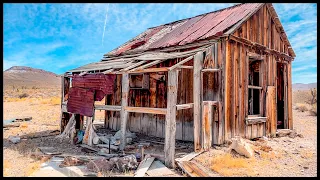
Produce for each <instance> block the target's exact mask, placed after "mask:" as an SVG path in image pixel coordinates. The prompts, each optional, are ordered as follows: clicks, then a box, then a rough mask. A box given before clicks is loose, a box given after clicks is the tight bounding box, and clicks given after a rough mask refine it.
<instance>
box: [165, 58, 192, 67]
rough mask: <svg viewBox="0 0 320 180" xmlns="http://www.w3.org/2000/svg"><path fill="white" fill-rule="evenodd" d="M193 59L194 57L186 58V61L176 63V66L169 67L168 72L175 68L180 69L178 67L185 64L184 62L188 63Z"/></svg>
mask: <svg viewBox="0 0 320 180" xmlns="http://www.w3.org/2000/svg"><path fill="white" fill-rule="evenodd" d="M193 57H194V56H190V57H188V58H186V59H184V60H182V61H180V62H178V63H177V64H175V65H173V66H171V67H169V70H173V69H175V68H178V67H180V66H181V65H183V64H184V63H186V62H188V61H190V60H191V59H193Z"/></svg>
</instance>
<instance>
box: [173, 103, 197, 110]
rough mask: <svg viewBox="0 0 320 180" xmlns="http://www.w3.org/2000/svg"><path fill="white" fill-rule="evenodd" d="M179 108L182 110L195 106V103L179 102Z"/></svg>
mask: <svg viewBox="0 0 320 180" xmlns="http://www.w3.org/2000/svg"><path fill="white" fill-rule="evenodd" d="M176 106H177V110H182V109H190V108H193V103H188V104H178V105H176Z"/></svg>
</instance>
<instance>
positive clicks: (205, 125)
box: [202, 101, 213, 151]
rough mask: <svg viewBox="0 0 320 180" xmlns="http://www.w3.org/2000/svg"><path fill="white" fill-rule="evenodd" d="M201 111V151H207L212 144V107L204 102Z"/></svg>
mask: <svg viewBox="0 0 320 180" xmlns="http://www.w3.org/2000/svg"><path fill="white" fill-rule="evenodd" d="M202 107H203V109H202V112H203V113H202V130H203V131H202V149H203V150H204V151H208V150H209V149H210V147H211V143H212V118H213V112H212V105H211V104H210V103H209V102H207V101H204V102H203V106H202Z"/></svg>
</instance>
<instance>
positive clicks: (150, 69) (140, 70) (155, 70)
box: [128, 67, 168, 73]
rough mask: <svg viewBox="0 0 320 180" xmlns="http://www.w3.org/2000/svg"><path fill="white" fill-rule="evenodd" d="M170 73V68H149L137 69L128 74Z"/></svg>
mask: <svg viewBox="0 0 320 180" xmlns="http://www.w3.org/2000/svg"><path fill="white" fill-rule="evenodd" d="M165 71H168V68H166V67H162V68H148V69H137V70H130V71H128V73H147V72H165Z"/></svg>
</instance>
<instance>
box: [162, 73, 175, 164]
mask: <svg viewBox="0 0 320 180" xmlns="http://www.w3.org/2000/svg"><path fill="white" fill-rule="evenodd" d="M177 86H178V70H175V69H174V70H172V71H168V90H167V114H166V121H165V128H166V129H165V144H164V157H165V165H166V166H168V167H171V168H174V167H175V162H174V155H175V142H176V111H177V107H176V105H177Z"/></svg>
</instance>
